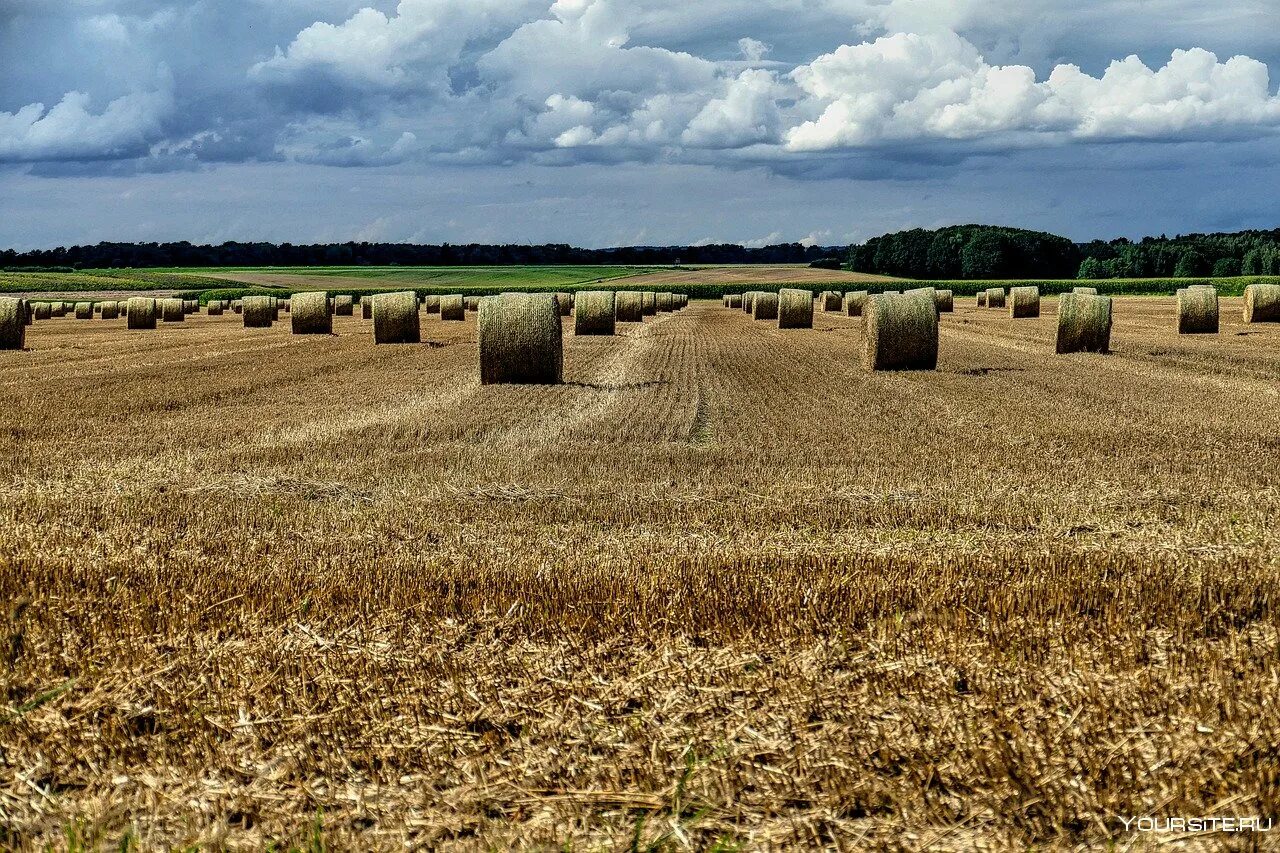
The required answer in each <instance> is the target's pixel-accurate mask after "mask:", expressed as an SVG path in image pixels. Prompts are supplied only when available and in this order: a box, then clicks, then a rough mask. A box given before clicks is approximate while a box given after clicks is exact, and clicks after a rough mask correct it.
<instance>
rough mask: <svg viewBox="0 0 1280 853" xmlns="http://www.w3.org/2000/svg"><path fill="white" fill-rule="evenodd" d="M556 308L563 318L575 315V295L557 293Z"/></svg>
mask: <svg viewBox="0 0 1280 853" xmlns="http://www.w3.org/2000/svg"><path fill="white" fill-rule="evenodd" d="M556 308H558V309H560V316H561V317H568V316H569V315H570V314H572V313H573V294H572V293H557V294H556Z"/></svg>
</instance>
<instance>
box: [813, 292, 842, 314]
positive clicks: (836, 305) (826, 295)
mask: <svg viewBox="0 0 1280 853" xmlns="http://www.w3.org/2000/svg"><path fill="white" fill-rule="evenodd" d="M819 301H820V302H821V303H822V310H823V311H832V312H840V311H843V310H844V297H843V296H842V295H841V294H840V293H839V292H837V291H834V290H824V291H823V292H822V296H821V297H819Z"/></svg>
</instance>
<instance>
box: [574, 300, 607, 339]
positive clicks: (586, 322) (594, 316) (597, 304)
mask: <svg viewBox="0 0 1280 853" xmlns="http://www.w3.org/2000/svg"><path fill="white" fill-rule="evenodd" d="M614 311H615V308H614V304H613V291H612V290H583V291H581V292H579V293H578V297H577V299H575V300H574V306H573V333H574V334H575V335H612V334H613V331H614V324H615V322H616V320H615V316H614Z"/></svg>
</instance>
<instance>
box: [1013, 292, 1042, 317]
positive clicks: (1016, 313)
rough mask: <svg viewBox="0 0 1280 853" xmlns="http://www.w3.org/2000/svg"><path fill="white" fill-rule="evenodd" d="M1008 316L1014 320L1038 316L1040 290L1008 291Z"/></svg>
mask: <svg viewBox="0 0 1280 853" xmlns="http://www.w3.org/2000/svg"><path fill="white" fill-rule="evenodd" d="M1009 316H1010V317H1011V318H1013V319H1015V320H1018V319H1022V318H1027V317H1039V316H1040V288H1038V287H1013V288H1010V289H1009Z"/></svg>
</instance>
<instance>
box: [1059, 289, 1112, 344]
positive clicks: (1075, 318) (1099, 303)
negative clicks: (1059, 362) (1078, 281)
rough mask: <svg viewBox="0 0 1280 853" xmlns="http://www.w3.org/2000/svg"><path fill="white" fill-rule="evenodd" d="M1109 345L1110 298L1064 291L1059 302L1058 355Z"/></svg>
mask: <svg viewBox="0 0 1280 853" xmlns="http://www.w3.org/2000/svg"><path fill="white" fill-rule="evenodd" d="M1110 347H1111V297H1109V296H1090V295H1089V294H1087V293H1066V294H1063V296H1062V298H1061V299H1060V300H1059V301H1058V354H1059V355H1061V354H1063V353H1070V352H1107V351H1108V350H1109V349H1110Z"/></svg>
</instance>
